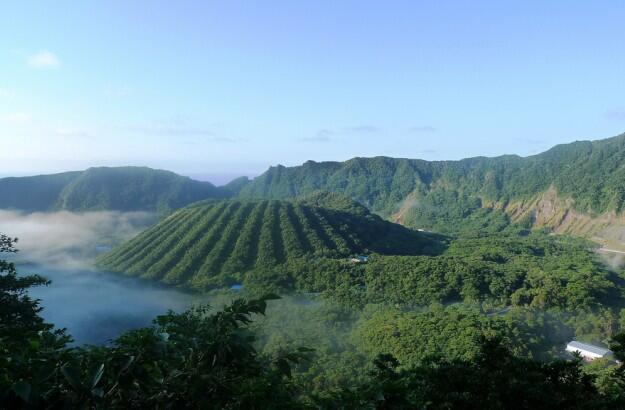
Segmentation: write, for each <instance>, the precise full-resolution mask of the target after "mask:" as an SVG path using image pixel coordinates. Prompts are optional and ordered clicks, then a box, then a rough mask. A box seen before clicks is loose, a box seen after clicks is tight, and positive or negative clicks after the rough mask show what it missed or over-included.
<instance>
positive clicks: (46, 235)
mask: <svg viewBox="0 0 625 410" xmlns="http://www.w3.org/2000/svg"><path fill="white" fill-rule="evenodd" d="M155 220H156V217H155V216H154V214H151V213H146V212H113V211H96V212H84V213H76V212H68V211H59V212H49V213H45V212H36V213H31V214H27V213H22V212H17V211H7V210H0V232H1V233H4V234H5V235H8V236H10V237H12V238H18V239H19V241H18V243H17V244H16V247H17V248H18V249H19V253H18V256H17V260H18V261H27V262H31V263H37V264H42V265H46V266H48V267H51V266H53V267H57V268H67V269H85V268H89V267H91V266H92V263H93V259H94V257H95V256H96V255H97V254H98V252H102V251H105V250H107V249H109V248H110V247H111V246H114V245H116V244H118V243H121V242H123V241H125V240H128V239H130V238H132V237H133V236H135V235H136V234H137V233H139V232H140V231H142V230H143V229H145V228H146V227H147V226H149V225H151V224H152V223H154V222H155Z"/></svg>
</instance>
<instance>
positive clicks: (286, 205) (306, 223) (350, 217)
mask: <svg viewBox="0 0 625 410" xmlns="http://www.w3.org/2000/svg"><path fill="white" fill-rule="evenodd" d="M325 198H326V199H325V200H322V199H320V197H318V196H317V197H315V196H313V197H311V198H307V199H304V200H301V201H295V202H292V201H279V200H223V201H205V202H200V203H197V204H193V205H190V206H188V207H186V208H183V209H181V210H178V211H177V212H175V213H173V214H172V215H170V216H169V217H167V218H166V219H164V220H163V221H161V222H160V223H158V224H157V225H155V226H153V227H152V228H150V229H148V230H146V231H145V232H143V233H141V234H140V235H138V236H137V237H135V238H134V239H132V240H131V241H129V242H127V243H126V244H123V245H122V246H120V247H118V248H116V249H114V250H113V251H112V252H110V253H108V254H106V255H104V256H103V257H102V258H101V259H100V260H99V266H100V267H101V268H104V269H108V270H111V271H116V272H122V273H125V274H129V275H133V276H140V277H142V278H146V279H152V280H159V281H162V282H164V283H167V284H172V285H180V286H185V287H192V288H196V289H207V288H211V287H217V286H224V285H229V284H233V283H240V282H242V281H243V282H244V281H246V280H249V279H250V278H249V276H250V275H255V274H257V273H258V272H259V270H263V269H274V271H279V270H280V269H275V268H277V267H280V266H286V265H289V264H293V263H313V262H314V261H317V260H320V259H325V258H329V259H337V258H347V257H349V256H353V255H355V254H359V253H363V252H364V253H369V252H375V253H380V254H403V255H417V254H424V253H436V252H438V250H439V249H440V246H441V243H440V240H439V238H438V237H436V236H435V235H431V234H426V233H422V232H417V231H413V230H410V229H407V228H404V227H403V226H401V225H397V224H393V223H390V222H387V221H384V220H383V219H381V218H380V217H379V216H377V215H373V214H371V213H369V212H368V211H367V210H366V208H364V207H362V206H360V205H358V204H351V203H350V202H351V201H343V202H333V196H332V195H328V196H325ZM318 202H324V203H326V204H329V205H330V206H329V207H319V206H317V205H316V204H317V203H318ZM346 206H347V207H346ZM295 261H299V262H295ZM302 261H304V262H302ZM265 273H266V272H265ZM265 273H263V274H261V275H259V276H266V275H265ZM271 281H272V282H276V280H275V278H272V279H271ZM284 282H289V278H285V279H284ZM285 284H286V283H285Z"/></svg>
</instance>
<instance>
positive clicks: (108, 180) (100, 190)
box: [0, 167, 231, 212]
mask: <svg viewBox="0 0 625 410" xmlns="http://www.w3.org/2000/svg"><path fill="white" fill-rule="evenodd" d="M0 193H1V195H0V209H18V210H23V211H27V212H32V211H51V210H70V211H88V210H117V211H156V212H169V211H171V210H173V209H177V208H180V207H183V206H185V205H188V204H190V203H192V202H196V201H199V200H202V199H207V198H222V197H227V196H230V195H231V194H230V193H229V192H227V191H225V190H222V189H220V188H217V187H215V186H214V185H213V184H211V183H209V182H200V181H194V180H192V179H190V178H187V177H183V176H180V175H177V174H175V173H173V172H169V171H162V170H155V169H150V168H145V167H119V168H89V169H87V170H86V171H78V172H67V173H62V174H54V175H39V176H32V177H20V178H3V179H0Z"/></svg>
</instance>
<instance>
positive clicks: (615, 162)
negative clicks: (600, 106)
mask: <svg viewBox="0 0 625 410" xmlns="http://www.w3.org/2000/svg"><path fill="white" fill-rule="evenodd" d="M624 161H625V134H624V135H620V136H617V137H614V138H610V139H605V140H599V141H593V142H589V141H582V142H574V143H571V144H564V145H558V146H556V147H553V148H552V149H550V150H548V151H546V152H544V153H541V154H538V155H534V156H530V157H525V158H522V157H518V156H514V155H505V156H501V157H495V158H486V157H476V158H468V159H464V160H460V161H423V160H416V159H403V158H388V157H375V158H353V159H350V160H348V161H345V162H321V163H317V162H314V161H308V162H306V163H304V164H303V165H301V166H296V167H284V166H276V167H271V168H270V169H269V170H268V171H267V172H265V173H264V174H262V175H261V176H259V177H257V178H255V179H254V180H253V181H252V182H251V183H250V184H248V185H247V186H245V187H243V189H242V190H241V194H240V195H241V196H242V197H265V198H291V197H297V196H299V195H302V194H308V193H311V192H313V191H316V190H325V191H331V192H340V193H342V194H344V195H347V196H349V197H351V198H352V199H355V200H357V201H358V202H361V203H362V204H364V205H366V206H367V207H368V208H370V209H371V210H373V211H374V212H376V213H379V214H380V215H382V216H384V217H386V218H393V219H397V220H400V221H401V222H402V223H404V224H406V225H408V226H412V227H416V228H431V229H436V230H438V231H441V232H456V231H457V230H458V229H459V228H461V227H463V226H464V225H465V224H466V223H469V224H471V223H473V224H475V223H476V221H475V219H477V220H479V221H484V220H486V224H490V220H492V219H495V220H499V221H501V220H503V219H505V215H501V213H500V212H498V211H497V210H498V209H502V208H505V207H506V206H507V205H509V204H511V203H514V202H515V201H523V200H530V199H533V198H536V197H538V196H539V195H541V194H542V193H544V192H546V191H547V190H549V189H550V188H552V189H554V190H555V191H556V192H557V195H559V196H560V197H561V198H563V199H570V200H572V205H570V208H571V209H574V210H576V211H579V212H582V213H586V214H588V215H591V216H592V215H597V214H600V213H603V212H608V211H614V212H616V213H620V212H622V211H623V207H624V206H625V182H623V181H625V174H623V172H625V171H623V170H624V168H623V166H622V165H623V163H624ZM483 209H487V210H493V209H494V211H493V212H494V215H491V213H490V212H483V211H482V210H483ZM530 216H531V214H530ZM529 222H531V221H529Z"/></svg>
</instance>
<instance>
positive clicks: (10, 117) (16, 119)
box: [0, 112, 31, 125]
mask: <svg viewBox="0 0 625 410" xmlns="http://www.w3.org/2000/svg"><path fill="white" fill-rule="evenodd" d="M0 120H1V121H2V122H3V123H6V124H11V125H21V124H26V123H29V122H30V120H31V117H30V115H29V114H27V113H25V112H12V113H9V114H6V115H3V116H1V117H0Z"/></svg>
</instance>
